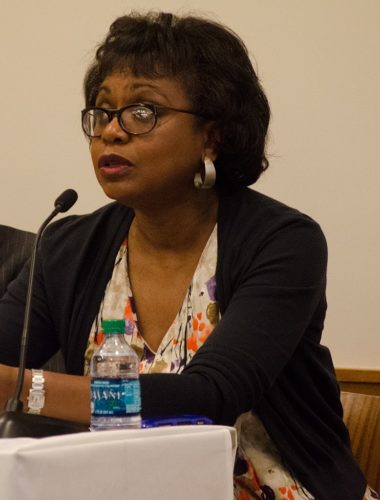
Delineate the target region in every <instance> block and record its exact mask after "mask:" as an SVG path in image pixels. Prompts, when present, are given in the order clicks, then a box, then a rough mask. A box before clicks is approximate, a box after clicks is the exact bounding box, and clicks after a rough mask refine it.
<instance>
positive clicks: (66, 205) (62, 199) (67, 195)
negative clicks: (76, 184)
mask: <svg viewBox="0 0 380 500" xmlns="http://www.w3.org/2000/svg"><path fill="white" fill-rule="evenodd" d="M77 199H78V193H77V192H76V191H74V189H66V191H63V193H62V194H60V195H59V196H58V198H57V199H56V200H55V202H54V206H55V208H56V209H57V210H58V211H59V212H67V211H68V210H70V208H71V207H72V206H73V205H74V203H75V202H76V201H77Z"/></svg>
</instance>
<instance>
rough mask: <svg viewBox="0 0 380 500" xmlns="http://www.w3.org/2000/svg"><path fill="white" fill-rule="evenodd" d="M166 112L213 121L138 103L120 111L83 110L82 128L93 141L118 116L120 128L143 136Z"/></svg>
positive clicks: (192, 113)
mask: <svg viewBox="0 0 380 500" xmlns="http://www.w3.org/2000/svg"><path fill="white" fill-rule="evenodd" d="M165 111H175V112H177V113H187V114H189V115H196V116H201V117H203V118H208V119H211V118H210V117H207V116H206V115H201V114H199V113H195V112H194V111H188V110H185V109H177V108H169V107H166V106H158V105H156V104H150V103H149V104H148V103H136V104H129V105H128V106H124V107H123V108H120V109H106V108H100V107H97V106H90V107H88V108H85V109H83V110H82V128H83V131H84V133H85V134H86V135H87V136H88V137H90V138H91V139H93V138H95V137H100V136H101V135H102V133H103V131H104V129H105V127H106V126H107V125H108V124H109V123H110V122H111V121H112V120H113V119H114V117H115V116H116V118H117V121H118V123H119V125H120V127H121V128H122V129H123V130H124V132H127V133H128V134H132V135H142V134H147V133H148V132H151V131H152V130H153V129H154V127H155V126H156V124H157V120H158V118H159V117H160V116H161V115H162V114H163V113H165Z"/></svg>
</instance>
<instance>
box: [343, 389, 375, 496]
mask: <svg viewBox="0 0 380 500" xmlns="http://www.w3.org/2000/svg"><path fill="white" fill-rule="evenodd" d="M341 401H342V405H343V418H344V422H345V424H346V426H347V428H348V431H349V433H350V438H351V445H352V450H353V453H354V456H355V458H356V460H357V462H358V464H359V466H360V468H361V469H362V471H363V473H364V475H365V477H366V479H367V482H368V484H369V485H370V486H371V487H372V488H374V489H375V490H376V491H380V396H371V395H369V394H359V393H354V392H342V393H341Z"/></svg>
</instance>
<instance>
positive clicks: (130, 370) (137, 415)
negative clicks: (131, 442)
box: [90, 320, 141, 431]
mask: <svg viewBox="0 0 380 500" xmlns="http://www.w3.org/2000/svg"><path fill="white" fill-rule="evenodd" d="M102 329H103V333H104V340H103V342H102V344H101V345H100V346H99V348H98V349H97V350H96V351H95V353H94V355H93V357H92V359H91V365H90V375H91V430H93V431H97V430H106V429H135V428H139V427H141V396H140V382H139V372H138V366H139V362H138V358H137V355H136V353H135V351H134V350H133V349H132V348H131V347H130V346H129V345H128V343H127V342H126V340H125V338H124V333H125V321H124V320H104V321H103V323H102Z"/></svg>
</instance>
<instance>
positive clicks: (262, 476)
mask: <svg viewBox="0 0 380 500" xmlns="http://www.w3.org/2000/svg"><path fill="white" fill-rule="evenodd" d="M127 252H128V242H127V240H125V241H123V243H122V245H121V247H120V250H119V252H118V254H117V257H116V259H115V265H114V269H113V274H112V277H111V279H110V281H109V283H108V285H107V287H106V290H105V294H104V298H103V301H102V304H101V306H100V310H99V313H98V315H97V317H96V318H95V321H94V323H93V325H92V328H91V331H90V335H89V339H88V344H87V349H86V352H85V363H84V374H85V375H87V374H88V373H89V365H90V360H91V357H92V355H93V353H94V351H95V350H96V349H97V347H98V345H99V344H100V343H101V342H102V339H103V333H102V331H101V324H102V321H103V319H119V318H125V323H126V334H125V338H126V340H127V342H128V343H129V344H130V346H131V347H133V349H134V350H135V351H136V353H137V355H138V357H139V360H140V365H139V370H140V373H181V371H182V370H183V368H184V366H185V365H186V364H187V363H189V361H190V360H191V359H192V357H193V356H194V354H195V353H196V352H197V350H198V349H199V347H200V346H201V345H202V344H203V343H204V342H205V340H206V339H207V337H208V336H209V335H210V333H211V332H212V330H213V329H214V327H215V325H216V324H217V322H218V321H219V319H220V313H219V307H218V303H217V301H216V279H215V270H216V262H217V227H216V226H215V228H214V230H213V232H212V233H211V235H210V238H209V240H208V242H207V243H206V246H205V248H204V250H203V252H202V255H201V257H200V259H199V262H198V265H197V268H196V270H195V273H194V276H193V279H192V282H191V284H190V286H189V288H188V290H187V293H186V296H185V299H184V301H183V304H182V306H181V307H180V309H179V311H178V313H177V315H176V317H175V319H174V321H173V323H172V325H171V326H170V327H169V329H168V331H167V332H166V334H165V335H164V337H163V339H162V341H161V344H160V345H159V348H158V349H157V352H154V351H153V349H151V348H150V347H149V345H148V344H147V342H146V341H145V340H144V338H143V337H142V335H141V334H140V332H139V323H138V317H137V314H136V307H135V302H134V298H133V293H132V289H131V284H130V281H129V277H128V259H127ZM235 427H236V429H237V432H238V443H239V446H238V451H237V457H236V462H235V474H234V500H250V499H263V500H277V499H278V500H301V499H309V500H311V499H313V498H314V497H313V496H312V495H311V494H310V493H308V492H307V491H306V490H305V488H303V487H302V485H301V484H299V483H298V482H297V481H296V480H295V478H294V477H292V476H291V474H290V473H289V472H288V471H287V470H286V469H285V468H284V466H283V465H282V462H281V457H280V455H279V453H278V451H277V449H276V448H275V446H274V444H273V443H272V441H271V439H270V438H269V436H268V434H267V432H266V431H265V428H264V426H263V424H262V423H261V421H260V419H259V418H258V417H257V415H255V414H253V413H252V412H247V413H244V414H242V415H240V417H239V418H238V419H237V421H236V423H235ZM367 495H368V496H367ZM367 495H366V496H365V499H368V500H369V499H371V498H378V497H372V496H370V495H371V493H370V490H369V489H368V491H367Z"/></svg>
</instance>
